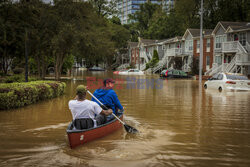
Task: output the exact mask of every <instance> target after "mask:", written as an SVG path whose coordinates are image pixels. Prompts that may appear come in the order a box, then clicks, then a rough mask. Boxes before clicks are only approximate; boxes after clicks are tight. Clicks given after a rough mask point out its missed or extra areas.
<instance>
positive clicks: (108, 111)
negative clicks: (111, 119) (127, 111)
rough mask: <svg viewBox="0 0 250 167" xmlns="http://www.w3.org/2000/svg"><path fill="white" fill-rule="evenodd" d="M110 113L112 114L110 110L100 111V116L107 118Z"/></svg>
mask: <svg viewBox="0 0 250 167" xmlns="http://www.w3.org/2000/svg"><path fill="white" fill-rule="evenodd" d="M112 113H113V111H112V109H108V110H102V111H101V113H100V114H102V115H105V116H108V115H110V114H112Z"/></svg>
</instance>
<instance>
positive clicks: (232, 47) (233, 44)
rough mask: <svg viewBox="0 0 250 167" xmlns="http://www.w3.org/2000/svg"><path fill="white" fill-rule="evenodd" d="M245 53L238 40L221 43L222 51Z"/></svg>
mask: <svg viewBox="0 0 250 167" xmlns="http://www.w3.org/2000/svg"><path fill="white" fill-rule="evenodd" d="M237 52H241V53H247V51H246V49H245V48H244V47H243V46H242V45H241V43H240V42H239V41H228V42H223V43H222V53H237Z"/></svg>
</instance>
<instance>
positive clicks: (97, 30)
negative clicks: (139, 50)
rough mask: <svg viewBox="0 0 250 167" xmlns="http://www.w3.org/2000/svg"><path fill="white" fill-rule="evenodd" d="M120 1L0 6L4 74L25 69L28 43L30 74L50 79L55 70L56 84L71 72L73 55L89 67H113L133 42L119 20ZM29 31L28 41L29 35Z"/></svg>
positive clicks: (8, 1)
mask: <svg viewBox="0 0 250 167" xmlns="http://www.w3.org/2000/svg"><path fill="white" fill-rule="evenodd" d="M115 7H116V1H108V0H93V1H91V3H90V2H84V1H75V0H55V1H54V4H53V5H51V4H46V3H44V2H43V1H41V0H32V1H11V0H6V1H5V2H4V3H1V5H0V55H1V56H2V55H3V59H2V57H1V59H0V64H1V66H0V67H1V68H2V69H0V70H1V71H2V72H3V73H5V74H7V72H8V69H9V66H10V65H11V64H12V67H13V68H15V67H17V66H18V67H24V65H25V63H24V50H25V48H24V46H25V45H24V44H25V41H26V42H27V48H28V56H29V72H30V73H35V74H39V76H40V77H41V78H44V77H45V74H46V70H47V67H48V66H51V65H52V66H54V68H55V74H56V75H57V79H59V78H60V74H61V73H62V72H65V71H67V69H68V68H71V67H72V65H71V64H72V55H73V56H75V57H77V59H80V58H85V60H86V61H87V63H89V64H92V65H93V64H95V63H96V62H97V61H99V62H111V61H112V58H113V56H114V54H115V53H116V52H117V51H119V49H120V47H121V48H124V47H125V46H126V45H127V41H128V39H129V37H130V35H129V32H128V30H127V29H126V28H124V27H123V26H122V25H121V24H120V21H119V19H118V18H117V17H113V18H111V19H110V17H109V16H110V15H111V14H112V15H113V14H115V13H116V9H115ZM26 32H27V36H26Z"/></svg>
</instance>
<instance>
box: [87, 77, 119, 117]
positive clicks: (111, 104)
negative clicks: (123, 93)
mask: <svg viewBox="0 0 250 167" xmlns="http://www.w3.org/2000/svg"><path fill="white" fill-rule="evenodd" d="M114 83H115V81H114V80H113V79H111V78H108V79H105V80H104V81H103V87H101V88H99V89H97V90H96V91H95V92H94V94H93V95H94V96H95V97H96V98H97V99H98V100H99V101H100V102H101V103H103V105H105V106H106V107H107V108H110V109H112V110H113V113H114V114H122V112H123V106H122V105H121V103H120V101H119V99H118V96H117V94H116V93H115V91H114V90H113V87H114ZM91 100H92V101H94V102H96V103H98V102H97V101H96V100H95V99H94V98H93V97H92V99H91ZM98 104H99V103H98ZM117 108H118V109H119V110H120V111H119V112H118V111H117ZM113 118H114V116H113V115H109V116H107V121H109V120H111V119H113Z"/></svg>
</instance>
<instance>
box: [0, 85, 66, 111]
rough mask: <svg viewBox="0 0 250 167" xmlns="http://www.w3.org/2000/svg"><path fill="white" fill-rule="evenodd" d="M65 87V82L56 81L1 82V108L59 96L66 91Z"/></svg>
mask: <svg viewBox="0 0 250 167" xmlns="http://www.w3.org/2000/svg"><path fill="white" fill-rule="evenodd" d="M65 87H66V84H65V83H64V82H56V81H34V82H28V83H26V82H25V83H11V84H6V83H4V84H0V110H4V109H10V108H17V107H22V106H25V105H28V104H32V103H35V102H37V101H41V100H45V99H51V98H53V97H58V96H60V95H62V94H63V93H64V90H65Z"/></svg>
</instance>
